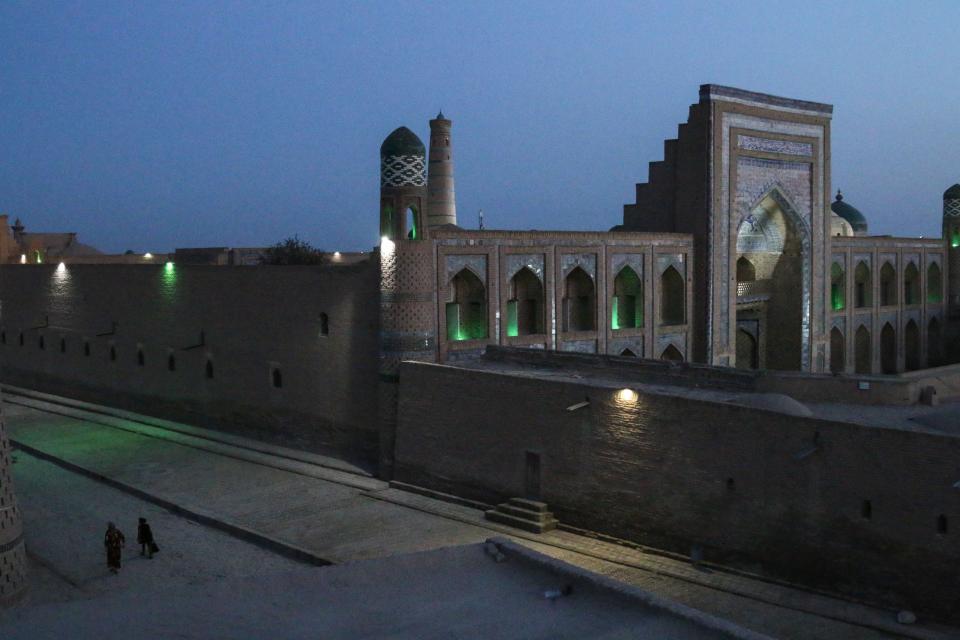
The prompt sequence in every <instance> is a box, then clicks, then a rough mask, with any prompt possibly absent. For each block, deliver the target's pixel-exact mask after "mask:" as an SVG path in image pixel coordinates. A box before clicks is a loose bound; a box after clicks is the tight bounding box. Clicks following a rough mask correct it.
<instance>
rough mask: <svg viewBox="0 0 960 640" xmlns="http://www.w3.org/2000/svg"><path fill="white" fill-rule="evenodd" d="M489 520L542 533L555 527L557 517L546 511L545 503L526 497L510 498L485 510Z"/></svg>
mask: <svg viewBox="0 0 960 640" xmlns="http://www.w3.org/2000/svg"><path fill="white" fill-rule="evenodd" d="M486 518H487V520H490V521H491V522H496V523H498V524H505V525H507V526H510V527H516V528H517V529H523V530H524V531H530V532H531V533H544V532H545V531H550V530H551V529H556V528H557V524H558V522H557V519H556V518H554V517H553V514H552V513H550V512H549V511H547V503H545V502H538V501H536V500H528V499H526V498H510V500H508V501H507V502H503V503H501V504H498V505H497V506H496V507H494V508H493V509H488V510H487V511H486Z"/></svg>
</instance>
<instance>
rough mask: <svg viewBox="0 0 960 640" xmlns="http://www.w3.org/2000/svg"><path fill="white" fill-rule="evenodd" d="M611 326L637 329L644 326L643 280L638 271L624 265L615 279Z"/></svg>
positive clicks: (614, 328) (615, 328) (612, 327)
mask: <svg viewBox="0 0 960 640" xmlns="http://www.w3.org/2000/svg"><path fill="white" fill-rule="evenodd" d="M610 304H611V307H610V328H611V329H613V330H617V329H636V328H639V327H642V326H643V282H642V281H641V280H640V278H639V276H637V273H636V271H634V270H633V269H631V268H630V267H624V268H623V269H621V270H620V273H618V274H617V277H616V278H615V279H614V280H613V300H612V301H611V303H610Z"/></svg>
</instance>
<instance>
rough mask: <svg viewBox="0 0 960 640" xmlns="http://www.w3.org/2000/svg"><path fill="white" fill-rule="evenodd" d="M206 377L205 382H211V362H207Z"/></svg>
mask: <svg viewBox="0 0 960 640" xmlns="http://www.w3.org/2000/svg"><path fill="white" fill-rule="evenodd" d="M206 375H207V380H213V360H207V366H206Z"/></svg>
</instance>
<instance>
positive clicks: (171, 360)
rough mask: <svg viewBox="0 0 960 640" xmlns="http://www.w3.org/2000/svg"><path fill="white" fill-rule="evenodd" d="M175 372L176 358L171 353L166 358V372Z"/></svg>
mask: <svg viewBox="0 0 960 640" xmlns="http://www.w3.org/2000/svg"><path fill="white" fill-rule="evenodd" d="M176 370H177V357H176V356H174V355H173V354H172V353H171V354H170V355H169V356H167V371H176Z"/></svg>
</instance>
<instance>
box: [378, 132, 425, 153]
mask: <svg viewBox="0 0 960 640" xmlns="http://www.w3.org/2000/svg"><path fill="white" fill-rule="evenodd" d="M426 154H427V148H426V147H424V146H423V142H421V141H420V138H418V137H417V134H415V133H414V132H413V131H410V129H407V128H406V127H398V128H396V129H394V130H393V133H391V134H390V135H389V136H387V139H386V140H384V141H383V144H382V145H380V157H381V158H388V157H390V156H425V155H426Z"/></svg>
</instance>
